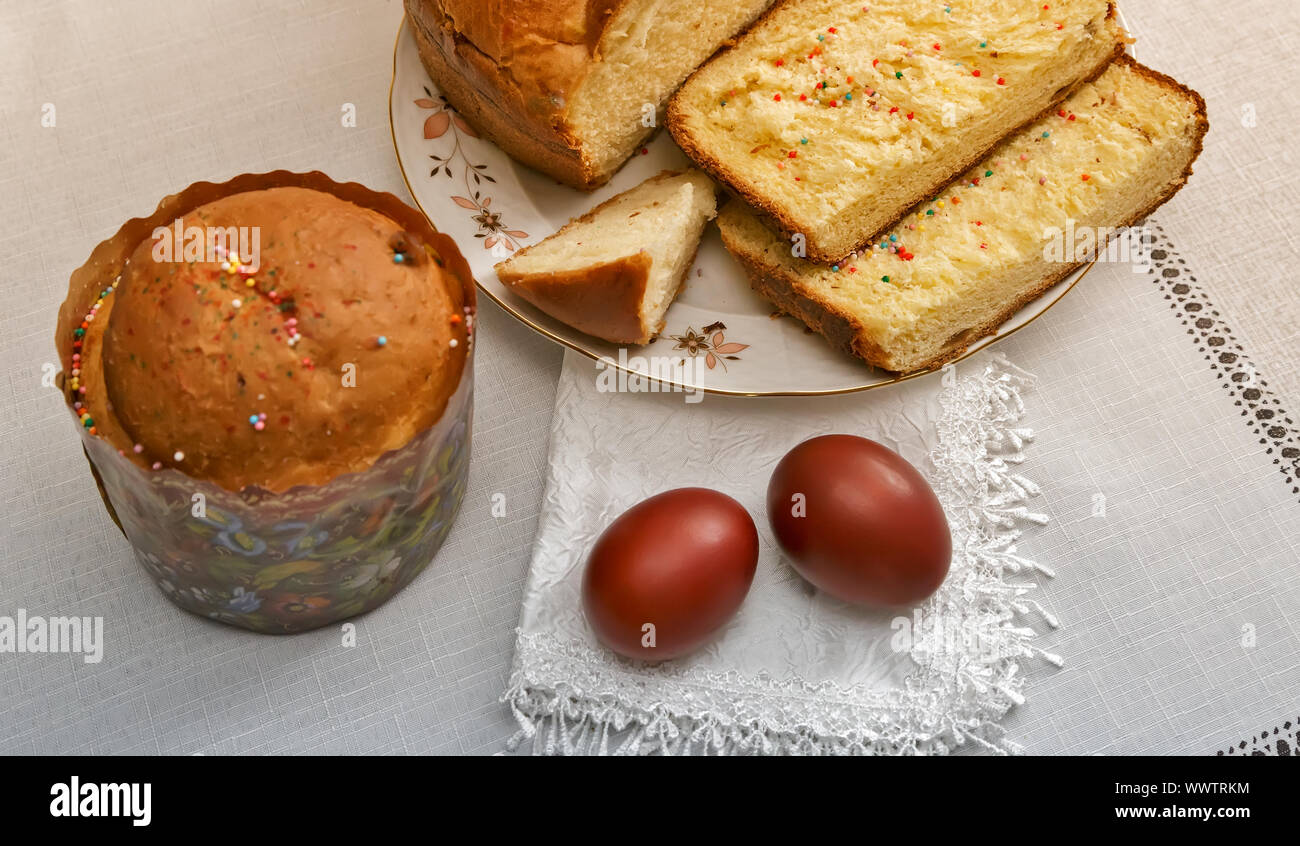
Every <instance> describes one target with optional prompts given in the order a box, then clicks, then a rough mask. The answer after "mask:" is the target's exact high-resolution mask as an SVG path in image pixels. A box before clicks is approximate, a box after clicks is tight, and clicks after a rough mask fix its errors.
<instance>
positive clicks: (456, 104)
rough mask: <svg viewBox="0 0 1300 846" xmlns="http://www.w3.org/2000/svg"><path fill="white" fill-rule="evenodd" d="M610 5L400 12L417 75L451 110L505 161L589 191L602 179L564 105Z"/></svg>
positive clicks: (475, 5) (509, 0) (433, 3)
mask: <svg viewBox="0 0 1300 846" xmlns="http://www.w3.org/2000/svg"><path fill="white" fill-rule="evenodd" d="M619 5H621V0H546V2H523V0H487V2H484V0H406V13H407V16H408V17H409V19H410V21H411V23H412V25H413V26H412V28H413V30H414V32H415V39H416V45H417V46H418V48H419V52H420V59H421V61H422V62H423V64H424V67H425V70H427V71H428V73H429V76H430V77H431V78H432V79H433V81H434V83H435V84H436V85H437V86H438V88H439V90H440V91H441V92H442V93H443V95H444V96H446V98H447V101H448V102H449V103H451V105H452V107H453V108H454V109H456V110H457V111H458V112H460V113H461V115H462V116H464V117H465V118H466V119H467V120H468V121H469V122H470V123H471V124H473V125H474V126H475V127H476V128H477V129H478V130H479V131H480V132H481V133H482V134H483V135H485V136H486V137H487V138H489V139H490V140H491V141H492V142H493V143H495V144H496V145H497V146H499V147H500V148H501V149H503V150H505V151H506V152H507V153H509V154H510V155H511V156H512V157H513V158H515V159H518V160H519V161H521V162H523V163H524V164H526V165H528V166H529V167H533V168H536V169H537V170H540V171H542V172H543V173H547V174H550V175H551V176H553V177H555V178H556V179H558V180H560V181H561V182H563V183H565V184H566V185H571V186H573V187H574V188H578V189H580V190H583V191H590V190H592V189H594V188H596V187H598V186H600V185H601V184H603V183H604V182H605V181H606V180H607V179H608V178H609V175H608V174H599V173H597V172H595V169H594V167H593V166H592V164H591V162H590V161H589V160H588V159H587V158H586V157H584V156H583V154H582V150H581V147H580V145H579V142H578V140H577V139H576V138H574V137H573V135H572V133H571V132H570V131H569V129H568V118H567V109H566V103H567V99H568V96H569V94H570V93H571V92H572V91H573V90H574V89H576V88H577V87H578V85H579V83H581V81H582V80H583V78H584V77H585V76H586V74H587V73H588V71H589V69H590V64H591V61H592V58H593V56H595V55H596V53H597V45H598V43H599V40H600V36H601V34H602V33H603V31H604V28H605V25H606V24H607V23H608V21H609V19H610V18H611V17H612V16H613V13H614V12H615V11H616V10H617V8H618V7H619ZM484 7H486V8H484Z"/></svg>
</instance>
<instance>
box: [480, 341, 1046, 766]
mask: <svg viewBox="0 0 1300 846" xmlns="http://www.w3.org/2000/svg"><path fill="white" fill-rule="evenodd" d="M596 375H597V372H596V370H595V367H594V365H593V364H592V362H590V361H588V360H586V359H584V358H581V357H580V356H578V355H576V354H574V353H569V354H568V357H567V358H566V360H565V364H564V372H563V375H562V376H561V379H560V384H559V390H558V395H557V399H556V409H555V418H554V423H553V429H552V434H551V456H550V473H549V479H548V483H547V491H546V497H545V500H544V502H543V504H542V514H541V518H540V522H539V525H538V536H537V540H536V544H535V546H534V550H533V560H532V569H531V572H530V574H529V578H528V586H527V588H526V591H525V593H524V600H523V612H522V616H521V619H520V624H519V637H518V642H517V645H516V650H515V659H514V666H513V670H512V674H511V681H510V686H509V688H508V690H507V692H506V694H505V696H504V697H503V701H505V702H507V703H508V704H509V705H510V707H511V708H512V710H513V711H514V714H515V716H516V718H517V719H518V721H519V725H520V731H519V732H518V733H517V734H516V736H515V738H514V739H513V741H512V742H511V748H512V749H515V748H517V747H518V746H519V744H521V743H523V742H525V741H531V743H532V748H533V750H534V751H536V752H539V753H547V754H574V753H578V754H606V753H624V754H636V753H641V754H644V753H647V752H662V753H668V754H687V753H706V754H752V753H892V754H899V753H943V752H947V751H949V750H951V749H953V748H954V747H955V746H957V745H960V744H962V743H964V742H967V741H970V742H973V743H975V744H978V745H980V746H985V747H989V748H992V749H996V750H998V751H1016V746H1015V745H1014V744H1013V743H1011V742H1009V741H1007V740H1006V739H1005V738H1004V737H1003V733H1002V731H1001V730H1000V728H999V726H998V721H999V720H1000V719H1001V717H1002V716H1003V714H1005V713H1006V711H1007V710H1008V709H1009V708H1010V707H1011V706H1012V705H1013V704H1018V703H1022V702H1023V701H1024V699H1023V696H1022V694H1021V691H1020V688H1021V682H1020V678H1019V677H1018V676H1017V672H1018V670H1019V664H1020V662H1021V661H1023V660H1025V659H1029V658H1032V657H1034V656H1042V657H1046V658H1047V660H1049V661H1052V662H1054V663H1057V664H1059V659H1058V658H1056V657H1055V656H1052V655H1047V654H1046V653H1043V652H1042V651H1041V650H1039V649H1036V648H1035V647H1034V646H1033V645H1032V639H1033V638H1034V634H1035V632H1034V628H1033V624H1034V623H1036V622H1038V621H1042V622H1045V623H1047V624H1048V625H1052V626H1055V625H1056V622H1055V620H1054V619H1053V618H1052V617H1051V615H1050V614H1047V613H1046V612H1044V611H1043V609H1042V608H1041V607H1040V606H1038V604H1037V603H1036V602H1034V601H1033V600H1032V599H1031V598H1030V595H1031V594H1032V592H1033V591H1034V589H1035V585H1034V579H1033V576H1034V573H1033V571H1034V570H1035V569H1038V570H1043V569H1044V568H1041V567H1037V565H1035V564H1033V563H1032V562H1030V561H1028V560H1026V559H1024V558H1022V557H1020V556H1019V555H1018V554H1017V552H1016V546H1015V544H1016V541H1017V538H1018V537H1019V535H1020V527H1021V526H1022V525H1023V524H1024V523H1025V522H1027V521H1032V522H1045V521H1046V518H1045V517H1043V516H1041V515H1037V514H1033V513H1031V512H1030V511H1029V510H1028V509H1027V508H1026V506H1025V504H1024V503H1025V501H1026V499H1028V498H1029V497H1031V496H1033V495H1035V494H1036V493H1037V489H1036V488H1035V486H1034V485H1033V483H1031V482H1030V481H1028V480H1027V479H1025V478H1024V477H1023V476H1021V475H1019V473H1018V472H1017V471H1016V470H1015V469H1014V467H1015V465H1018V464H1019V463H1020V462H1021V461H1022V460H1023V454H1022V449H1023V447H1024V445H1025V443H1026V442H1027V441H1028V440H1029V439H1030V437H1031V433H1030V432H1029V431H1028V430H1026V429H1024V428H1022V427H1021V426H1020V424H1019V421H1020V419H1021V416H1022V414H1023V411H1024V408H1023V405H1022V404H1021V398H1020V393H1021V391H1023V390H1024V389H1025V388H1026V387H1027V386H1028V385H1029V384H1030V379H1029V377H1028V376H1027V374H1025V373H1023V372H1022V371H1020V370H1018V369H1016V368H1015V367H1013V366H1012V365H1010V364H1009V363H1008V362H1006V361H1005V359H1002V358H1000V357H998V356H996V354H993V355H989V354H981V355H978V356H975V357H974V358H972V359H970V360H969V361H967V362H964V363H962V364H960V365H958V366H956V367H955V368H948V369H947V370H945V371H944V372H943V373H942V374H936V375H931V376H926V377H923V378H920V379H914V380H911V381H909V382H904V383H902V384H900V385H895V386H892V387H889V388H884V389H880V390H874V391H868V392H866V393H862V394H854V395H847V396H840V397H825V398H799V399H730V398H725V397H716V396H708V397H705V398H704V400H703V401H702V402H700V403H698V404H690V403H687V402H685V401H684V399H683V396H682V395H681V394H645V393H642V394H627V393H623V394H610V393H602V392H600V391H599V390H598V389H597V383H596ZM832 432H846V433H852V434H858V435H863V436H865V437H869V438H872V439H873V440H876V441H879V442H881V443H883V444H885V445H886V446H889V447H890V448H892V449H894V450H896V451H898V452H899V453H900V454H902V455H903V457H904V458H906V459H908V460H909V461H911V462H912V463H913V464H915V465H916V466H917V467H919V468H921V469H922V471H923V472H924V473H925V474H926V475H927V477H928V478H929V479H930V481H931V483H932V484H933V485H934V488H935V490H936V492H937V493H938V495H939V498H940V500H941V501H942V502H943V506H944V509H945V511H946V512H947V514H948V519H949V522H950V524H951V526H952V532H953V541H954V542H953V562H952V568H951V572H950V574H949V576H948V579H947V581H946V582H945V583H944V585H943V587H942V588H941V589H940V590H939V592H938V593H937V594H936V595H935V596H933V597H931V598H930V599H929V600H927V601H926V602H925V603H923V604H922V605H920V606H918V607H917V608H915V609H912V611H911V613H910V615H908V613H907V612H906V611H903V612H899V611H892V612H872V611H864V610H861V609H858V608H854V607H851V606H849V605H846V604H843V603H840V602H838V601H836V600H833V599H831V598H830V597H828V596H826V595H824V594H820V593H818V592H816V591H814V590H813V589H812V588H811V587H809V586H808V585H807V584H806V583H805V582H804V581H803V580H802V579H801V578H799V576H798V575H796V574H795V573H794V571H793V570H792V569H791V568H790V567H789V566H788V565H787V564H785V563H784V562H783V561H782V560H781V555H780V553H779V550H778V548H777V547H776V545H775V543H774V541H773V539H772V535H771V532H770V530H769V528H768V522H767V516H766V510H765V506H764V493H765V489H766V485H767V480H768V477H769V475H770V473H771V471H772V468H773V467H774V466H775V464H776V462H777V461H778V459H780V457H781V456H782V455H783V454H784V453H785V452H786V451H787V450H788V449H789V448H790V447H792V446H794V445H795V444H796V443H798V442H800V441H802V440H804V439H806V438H809V437H812V436H815V435H820V434H827V433H832ZM693 485H700V486H705V487H711V488H715V489H717V490H720V491H722V492H724V493H727V494H729V495H731V496H734V497H735V498H736V499H738V500H739V501H740V502H741V503H743V504H744V505H745V507H746V508H748V509H749V511H750V513H751V514H752V515H753V517H754V521H755V523H756V524H757V526H758V530H759V535H760V538H761V553H760V559H759V563H758V573H757V575H756V576H755V579H754V584H753V587H752V589H751V590H750V593H749V596H748V598H747V599H746V600H745V603H744V605H743V606H742V607H741V610H740V613H739V614H738V615H737V616H736V618H735V619H734V620H733V621H732V622H731V623H730V624H729V625H728V626H727V627H726V628H725V629H724V630H723V632H722V633H721V634H720V635H719V636H718V637H717V639H716V640H715V641H713V643H712V644H711V645H710V646H708V647H706V648H705V649H704V650H702V651H700V652H698V653H696V654H694V655H691V656H688V657H685V658H681V659H677V660H675V661H670V662H665V663H661V664H658V665H648V664H642V663H639V662H633V661H628V660H625V659H623V658H620V657H618V656H616V655H614V654H613V653H612V652H609V651H608V650H606V649H604V648H603V647H602V646H601V645H600V644H599V643H598V642H597V641H596V640H595V638H594V636H593V635H592V633H591V631H590V630H589V629H588V627H587V624H586V621H585V619H584V617H583V612H582V607H581V602H580V595H581V594H580V589H581V580H582V571H583V567H584V564H585V560H586V555H587V552H588V551H589V550H590V548H591V545H592V543H593V541H594V540H595V538H596V537H597V536H598V535H599V534H600V532H601V531H602V530H603V529H604V528H605V526H607V525H608V524H609V523H610V521H612V520H613V519H614V518H615V517H617V516H618V515H619V514H620V513H622V512H623V511H624V510H625V509H627V508H628V507H630V506H631V505H633V504H635V503H636V502H638V501H640V500H641V499H643V498H644V497H646V496H649V495H651V494H654V493H658V492H659V491H663V490H668V489H670V488H677V487H685V486H693ZM1044 572H1046V571H1045V570H1044ZM900 615H901V616H900Z"/></svg>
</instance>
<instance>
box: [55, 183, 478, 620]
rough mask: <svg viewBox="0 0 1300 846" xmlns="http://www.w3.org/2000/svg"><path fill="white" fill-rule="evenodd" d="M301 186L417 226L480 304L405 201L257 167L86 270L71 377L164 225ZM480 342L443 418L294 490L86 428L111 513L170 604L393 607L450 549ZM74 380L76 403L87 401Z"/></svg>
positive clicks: (75, 318)
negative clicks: (133, 260) (144, 450)
mask: <svg viewBox="0 0 1300 846" xmlns="http://www.w3.org/2000/svg"><path fill="white" fill-rule="evenodd" d="M290 185H292V186H298V187H304V188H313V189H316V190H320V191H324V192H327V193H332V194H334V195H335V196H337V197H340V198H342V199H344V200H347V201H349V202H352V203H355V204H357V205H359V206H363V207H366V208H371V209H374V210H376V211H379V212H381V213H383V214H384V215H386V216H388V217H389V218H390V219H392V220H394V221H396V222H398V223H399V224H401V225H402V226H403V228H404V229H406V230H407V231H408V232H412V233H415V234H417V235H418V236H419V237H420V238H422V239H423V240H424V241H425V243H427V244H428V245H430V246H431V247H433V248H434V249H435V250H437V251H438V253H439V254H440V255H441V257H442V258H443V259H444V260H445V261H446V262H447V263H448V265H449V267H450V270H451V271H452V272H453V273H454V274H455V275H456V277H457V278H458V279H460V280H461V282H462V296H461V297H460V298H459V302H458V303H457V305H458V306H463V307H464V308H467V309H469V310H470V311H471V312H472V310H473V308H474V302H475V293H474V282H473V276H472V274H471V272H470V269H469V266H468V264H467V263H466V262H465V259H464V258H463V257H462V256H461V254H460V252H459V250H457V249H456V246H455V244H454V242H453V241H452V240H451V239H450V238H449V237H448V236H446V235H443V234H441V233H438V232H437V231H436V230H434V229H433V227H432V226H431V225H430V223H429V222H428V221H427V220H426V219H425V218H424V217H423V215H421V214H420V213H419V212H417V211H415V210H414V209H411V208H410V207H409V206H407V205H406V204H404V203H402V202H401V201H400V200H398V199H397V198H396V197H394V196H393V195H391V194H383V193H378V192H374V191H371V190H369V189H368V188H365V187H364V186H361V185H358V184H355V183H347V184H340V183H336V182H333V181H332V180H330V179H329V178H328V177H326V176H325V175H324V174H321V173H308V174H296V173H290V172H288V171H276V172H274V173H267V174H248V175H244V176H239V177H236V178H235V179H233V180H231V181H229V182H226V183H222V184H219V185H218V184H213V183H207V182H200V183H196V184H194V185H191V186H190V187H189V188H186V189H185V190H184V191H181V192H180V193H179V194H175V195H173V196H170V197H167V198H165V199H164V200H163V201H162V202H161V203H160V204H159V206H158V210H157V211H156V212H155V213H154V214H153V215H151V216H150V217H148V218H136V219H133V220H130V221H128V222H127V223H126V224H124V225H123V226H122V228H121V229H120V230H119V231H118V232H117V234H116V235H114V236H113V237H112V238H110V239H108V240H107V241H105V242H103V243H102V244H100V245H99V246H98V247H96V248H95V250H94V252H93V253H92V254H91V257H90V259H89V260H88V261H87V262H86V264H84V265H83V266H82V267H81V268H80V269H78V270H77V271H76V272H75V273H74V274H73V275H72V280H71V282H70V285H69V292H68V298H67V300H66V301H65V302H64V304H63V306H62V308H61V309H60V313H59V325H58V334H57V336H56V343H57V344H58V347H59V355H60V360H61V362H62V364H63V368H64V373H69V372H71V369H72V358H71V356H72V350H71V347H70V345H69V344H68V341H67V339H68V338H70V337H72V330H73V329H74V328H75V327H76V326H77V325H78V324H79V323H80V322H81V319H82V315H83V314H84V313H85V310H86V308H87V307H88V306H89V305H90V304H91V303H92V302H94V300H95V298H96V296H97V292H99V291H102V290H103V289H105V288H106V287H107V286H108V285H111V284H112V280H113V279H114V278H115V277H116V276H117V275H118V274H119V273H120V271H121V268H122V267H123V265H124V264H125V261H126V259H127V257H128V256H129V255H130V253H131V251H132V250H133V249H134V248H135V247H136V245H138V244H139V243H140V242H141V241H143V240H144V239H146V238H148V237H150V236H151V234H152V232H153V231H154V228H155V227H157V226H161V225H167V224H169V223H170V222H171V221H173V220H174V219H176V218H178V217H181V216H183V215H184V214H185V213H187V212H189V211H191V210H193V209H194V208H196V207H198V206H200V205H203V204H205V203H208V202H211V201H212V200H215V199H219V198H221V197H224V196H228V195H230V194H235V193H240V192H244V191H255V190H260V189H265V188H272V187H280V186H290ZM467 347H468V349H467V351H466V356H465V365H464V370H463V372H462V374H461V378H460V382H459V385H458V386H457V388H456V390H455V391H454V392H453V394H452V395H451V396H450V397H449V398H448V400H447V404H446V407H445V408H444V409H443V412H442V415H441V417H440V418H439V420H438V421H437V422H436V423H435V424H434V425H433V426H431V427H430V428H428V429H426V430H425V431H423V432H421V433H420V434H419V435H417V436H416V437H415V438H414V439H413V440H412V441H411V442H410V443H408V444H406V445H405V446H402V447H399V448H397V449H394V450H391V451H389V452H387V453H385V454H383V455H382V456H380V457H379V458H378V459H377V460H376V461H375V463H374V464H373V465H372V466H371V467H369V468H367V469H366V470H363V471H360V472H356V473H347V474H341V475H339V476H337V477H336V478H334V479H332V480H331V481H329V482H327V483H325V484H321V485H300V486H296V487H293V488H290V489H289V490H286V491H283V492H280V493H275V492H271V491H267V490H262V489H258V488H245V489H244V490H242V491H238V492H236V491H230V490H226V489H225V488H222V487H220V486H218V485H216V484H213V483H211V482H208V481H205V480H201V479H195V478H192V477H190V476H189V475H187V474H185V473H183V472H181V471H180V470H177V469H175V468H172V467H163V468H161V469H158V470H151V469H148V468H147V467H143V466H141V465H140V464H139V463H137V462H136V461H135V460H133V459H132V458H131V457H128V456H127V455H126V454H125V453H124V452H122V451H120V450H119V448H118V447H117V446H116V445H114V444H113V443H111V442H110V441H109V440H108V439H106V438H105V437H101V436H99V435H92V434H90V432H89V431H88V429H87V428H86V427H85V426H81V425H78V427H77V430H78V432H80V434H81V438H82V443H83V446H84V448H85V452H86V456H87V458H88V459H89V461H90V462H91V467H92V472H93V473H94V475H95V480H96V483H97V485H98V487H99V490H100V493H101V495H102V496H103V497H104V499H105V504H106V505H107V506H108V509H109V513H110V515H111V516H112V517H113V519H114V522H116V523H117V524H118V526H119V527H120V528H121V529H122V531H123V533H124V534H125V535H126V537H127V539H128V540H129V541H130V542H131V545H132V547H133V548H134V550H135V555H136V559H137V560H138V561H139V562H140V564H141V565H142V566H143V567H144V569H145V571H146V572H147V573H148V574H149V576H150V577H151V578H152V579H153V580H154V582H155V583H156V584H157V585H158V587H159V588H160V589H161V590H162V592H163V593H164V594H165V595H166V596H167V597H168V598H169V599H171V600H172V601H173V602H174V603H176V604H177V605H179V606H180V607H182V608H184V609H185V610H187V611H191V612H193V613H195V614H199V615H202V616H204V617H208V618H210V619H213V620H218V621H221V622H224V623H229V624H232V625H236V626H241V627H243V628H247V629H252V630H254V631H258V632H267V633H289V632H297V631H304V630H307V629H311V628H315V627H318V626H322V625H326V624H328V623H331V622H335V621H338V620H341V619H344V618H347V617H351V616H354V615H356V614H361V613H364V612H366V611H369V610H370V609H372V608H375V607H376V606H378V605H380V604H382V603H383V602H384V601H385V600H387V599H388V598H389V597H391V596H392V595H393V594H395V593H396V592H397V591H398V590H400V589H401V588H402V587H403V586H405V585H406V584H407V583H409V582H410V581H411V580H412V579H413V578H415V576H416V575H417V574H418V573H419V572H420V571H421V570H422V569H424V567H425V566H426V565H427V564H428V563H429V561H430V560H432V558H433V557H434V555H435V554H436V553H437V551H438V548H439V547H440V546H441V545H442V542H443V540H444V539H445V538H446V536H447V533H448V531H449V530H450V529H451V525H452V522H453V520H454V519H455V516H456V513H457V511H458V510H459V508H460V503H461V500H462V499H463V498H464V494H465V486H466V481H467V478H468V474H469V456H470V431H471V422H472V415H473V335H472V334H471V335H470V340H469V343H468V344H467ZM87 352H88V353H89V352H90V351H89V350H87ZM66 381H67V380H64V395H65V399H66V400H67V402H68V405H69V410H71V407H72V403H73V402H74V396H73V392H72V391H71V390H70V388H69V387H68V386H67V384H66Z"/></svg>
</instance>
